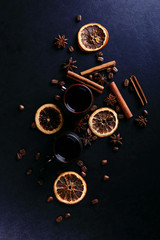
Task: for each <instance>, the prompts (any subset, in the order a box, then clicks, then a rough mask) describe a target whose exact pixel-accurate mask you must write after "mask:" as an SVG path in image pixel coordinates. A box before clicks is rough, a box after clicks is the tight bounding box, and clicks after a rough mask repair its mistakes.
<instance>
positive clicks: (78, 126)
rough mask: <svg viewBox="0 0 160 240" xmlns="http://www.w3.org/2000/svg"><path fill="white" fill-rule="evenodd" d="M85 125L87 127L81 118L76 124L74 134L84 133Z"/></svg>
mask: <svg viewBox="0 0 160 240" xmlns="http://www.w3.org/2000/svg"><path fill="white" fill-rule="evenodd" d="M86 125H87V123H86V122H84V119H83V118H82V119H80V120H79V121H77V122H76V126H75V129H74V132H81V130H83V131H85V130H86Z"/></svg>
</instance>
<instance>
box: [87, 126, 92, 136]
mask: <svg viewBox="0 0 160 240" xmlns="http://www.w3.org/2000/svg"><path fill="white" fill-rule="evenodd" d="M87 133H88V135H89V136H90V135H91V134H92V132H91V130H90V128H87Z"/></svg>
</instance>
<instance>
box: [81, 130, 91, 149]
mask: <svg viewBox="0 0 160 240" xmlns="http://www.w3.org/2000/svg"><path fill="white" fill-rule="evenodd" d="M81 140H82V142H83V144H84V146H85V147H86V146H87V145H89V146H91V142H92V141H93V139H92V135H88V133H85V134H84V135H83V137H82V138H81Z"/></svg>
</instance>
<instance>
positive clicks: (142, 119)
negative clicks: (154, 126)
mask: <svg viewBox="0 0 160 240" xmlns="http://www.w3.org/2000/svg"><path fill="white" fill-rule="evenodd" d="M135 121H136V123H137V124H138V126H139V127H146V126H147V118H145V117H144V116H138V118H136V119H135Z"/></svg>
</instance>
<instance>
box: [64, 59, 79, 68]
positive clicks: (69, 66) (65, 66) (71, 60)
mask: <svg viewBox="0 0 160 240" xmlns="http://www.w3.org/2000/svg"><path fill="white" fill-rule="evenodd" d="M76 62H77V61H75V60H74V61H73V59H72V57H70V59H69V61H68V63H64V68H65V69H66V70H67V71H68V70H70V71H74V68H77V66H75V65H74V64H75V63H76Z"/></svg>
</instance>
